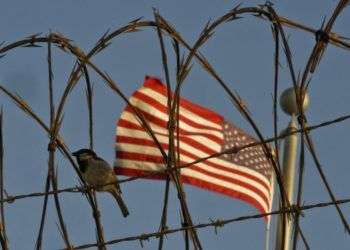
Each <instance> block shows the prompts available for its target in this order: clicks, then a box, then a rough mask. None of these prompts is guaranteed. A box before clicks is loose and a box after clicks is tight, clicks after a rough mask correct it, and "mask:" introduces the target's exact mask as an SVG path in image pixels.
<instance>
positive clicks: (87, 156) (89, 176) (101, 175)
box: [72, 148, 129, 217]
mask: <svg viewBox="0 0 350 250" xmlns="http://www.w3.org/2000/svg"><path fill="white" fill-rule="evenodd" d="M72 155H73V156H75V157H76V159H77V162H78V165H79V170H80V172H81V175H82V177H83V179H84V180H85V181H86V183H87V184H89V185H92V186H94V189H95V190H97V191H104V192H109V193H110V194H112V195H113V197H114V198H115V199H116V201H117V202H118V205H119V207H120V210H121V211H122V213H123V216H124V217H126V216H128V215H129V211H128V208H127V207H126V205H125V203H124V201H123V199H122V197H121V193H122V192H121V190H120V187H119V184H118V182H117V177H116V176H115V174H114V172H113V170H112V168H111V167H110V166H109V164H108V163H107V162H106V161H105V160H103V159H102V158H100V157H98V156H97V154H96V153H95V152H94V151H93V150H91V149H85V148H83V149H80V150H78V151H76V152H73V153H72ZM108 183H111V184H108Z"/></svg>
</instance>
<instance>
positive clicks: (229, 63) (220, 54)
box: [0, 0, 350, 250]
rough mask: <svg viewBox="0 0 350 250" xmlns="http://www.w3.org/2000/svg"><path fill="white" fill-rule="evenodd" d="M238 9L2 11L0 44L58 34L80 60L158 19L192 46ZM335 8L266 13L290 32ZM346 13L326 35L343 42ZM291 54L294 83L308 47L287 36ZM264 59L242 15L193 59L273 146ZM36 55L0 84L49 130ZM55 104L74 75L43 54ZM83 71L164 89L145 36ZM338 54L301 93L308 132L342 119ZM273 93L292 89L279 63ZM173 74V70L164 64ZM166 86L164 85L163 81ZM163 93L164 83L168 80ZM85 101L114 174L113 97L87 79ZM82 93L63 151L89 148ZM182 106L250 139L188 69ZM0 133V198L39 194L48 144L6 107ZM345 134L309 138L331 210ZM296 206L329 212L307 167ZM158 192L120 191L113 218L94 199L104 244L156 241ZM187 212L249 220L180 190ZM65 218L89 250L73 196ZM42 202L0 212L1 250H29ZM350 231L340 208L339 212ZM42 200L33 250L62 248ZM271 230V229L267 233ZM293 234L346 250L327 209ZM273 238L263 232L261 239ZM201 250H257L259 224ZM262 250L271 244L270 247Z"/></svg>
mask: <svg viewBox="0 0 350 250" xmlns="http://www.w3.org/2000/svg"><path fill="white" fill-rule="evenodd" d="M261 3H263V1H246V2H245V3H244V5H243V6H256V5H257V4H261ZM236 4H238V2H237V1H183V0H179V1H112V0H108V1H107V0H106V1H103V3H101V1H83V0H76V1H69V0H62V1H44V0H42V1H37V0H33V1H18V0H12V1H4V2H3V3H2V8H1V11H0V13H1V14H0V35H1V39H0V40H1V41H5V42H7V43H10V42H14V41H17V40H19V39H22V38H24V37H27V36H29V35H31V34H35V33H40V32H42V33H43V34H47V33H48V32H49V30H52V31H54V32H60V33H62V34H64V35H65V36H67V37H69V38H70V39H72V40H73V42H74V43H75V44H76V45H78V46H80V47H81V48H82V49H83V50H84V51H88V50H89V49H90V48H92V47H93V46H94V44H95V43H96V41H97V40H98V39H99V38H100V36H101V35H102V34H103V33H105V32H106V30H107V29H111V30H115V29H117V28H119V27H121V26H123V25H125V24H127V23H128V22H129V21H131V20H133V19H135V18H138V17H143V18H144V19H145V20H148V19H153V12H152V7H155V8H157V9H159V11H160V14H162V15H163V16H164V17H165V18H166V19H167V20H168V21H170V22H171V23H172V24H173V25H174V26H175V27H176V29H177V30H178V31H179V32H180V33H181V34H182V36H183V38H184V39H186V41H187V42H189V43H190V44H192V43H193V42H194V41H195V40H196V38H197V37H198V35H199V34H200V32H201V30H202V29H203V27H204V25H205V24H206V22H207V21H208V20H209V19H210V20H215V19H216V18H217V17H219V16H221V15H224V14H225V13H227V12H228V11H229V10H230V9H232V8H233V7H234V6H235V5H236ZM336 4H337V2H336V1H315V0H313V1H300V0H298V1H288V2H287V1H278V2H276V4H275V6H274V7H275V9H276V11H277V12H278V13H279V14H280V15H282V16H286V17H288V18H290V19H292V20H296V21H299V22H302V23H304V24H307V25H309V26H311V27H314V28H318V27H320V25H321V23H322V20H323V17H325V16H326V17H329V16H330V14H331V12H332V10H333V9H334V7H335V6H336ZM349 21H350V13H349V10H348V9H346V10H345V11H344V12H343V14H342V16H341V17H340V18H338V20H337V22H336V24H335V27H334V31H335V32H337V33H339V34H341V35H344V36H347V37H349V36H350V32H349V29H348V24H349ZM286 31H287V33H288V35H289V42H290V46H291V48H292V54H293V60H294V66H295V69H296V71H300V70H302V69H303V67H304V66H305V64H306V60H307V58H308V56H309V54H310V52H311V49H312V46H313V45H314V42H315V40H314V37H313V36H312V35H310V34H308V33H304V32H301V31H296V30H293V29H286ZM167 42H168V43H167V48H168V51H169V55H168V56H169V58H170V59H169V61H170V63H173V62H174V57H173V54H172V53H171V52H170V51H171V44H170V43H169V41H168V40H167ZM273 48H274V43H273V40H272V36H271V31H270V25H269V24H268V23H267V22H264V21H261V20H259V19H257V18H255V17H252V16H248V15H246V16H245V18H243V19H240V20H238V21H236V22H230V23H227V24H225V25H223V26H221V27H220V28H218V29H217V31H216V32H215V35H214V36H213V37H212V39H211V40H209V41H208V42H207V43H206V44H205V46H203V48H201V50H200V51H201V52H202V53H203V54H204V55H205V56H206V57H207V59H208V60H209V61H210V62H211V64H212V65H213V66H214V68H215V69H216V70H217V72H218V73H219V74H220V76H221V77H222V78H223V79H224V80H225V81H226V82H227V83H228V84H229V86H230V88H231V89H233V90H235V91H236V92H237V93H238V94H239V95H240V96H241V97H242V98H243V99H244V100H245V101H246V103H247V104H248V108H249V110H250V112H251V114H252V116H253V118H254V120H255V121H256V123H257V124H258V125H259V128H260V129H261V131H262V132H263V134H264V136H265V137H271V136H272V135H273V123H272V93H273ZM46 51H47V50H46V47H45V46H43V47H42V48H18V49H16V50H13V51H11V52H9V53H8V54H7V55H6V57H4V58H2V59H1V61H0V84H1V85H4V86H6V87H7V88H9V89H10V90H12V91H14V92H17V93H19V94H20V95H21V96H22V97H23V98H24V99H25V100H27V101H28V103H29V104H30V105H31V106H32V107H33V109H34V110H35V111H36V112H37V113H38V114H40V116H41V117H42V118H43V119H44V120H45V121H46V122H48V120H49V116H48V115H49V110H48V105H47V103H48V93H47V79H48V76H47V64H46ZM53 59H54V62H53V66H54V76H55V78H54V85H55V86H54V88H55V100H56V101H57V100H59V97H60V96H61V94H62V90H63V88H64V86H65V84H66V82H67V78H68V74H69V72H70V70H71V68H72V66H73V63H74V58H72V57H70V56H69V55H68V54H64V53H62V52H61V51H60V50H58V49H55V50H54V52H53ZM92 61H93V62H94V63H95V64H96V65H98V66H99V67H100V68H101V69H103V70H104V71H106V72H108V74H109V75H110V76H111V77H112V78H113V79H114V80H115V81H116V82H117V83H118V85H119V86H120V88H121V89H122V90H123V91H124V92H125V93H126V94H127V95H129V94H131V93H132V92H133V91H134V90H135V89H137V88H138V87H139V86H140V85H141V84H142V82H143V79H144V76H145V75H147V74H148V75H154V76H158V77H160V78H162V79H164V78H165V76H164V74H163V70H162V64H161V55H160V50H159V42H158V39H157V35H156V32H155V30H154V29H152V28H145V29H144V30H143V31H140V32H136V33H132V34H126V35H123V36H121V37H119V38H117V39H114V40H113V42H112V44H111V45H110V47H109V48H108V49H107V50H105V51H104V52H102V53H101V54H99V55H97V56H96V57H94V58H93V59H92ZM349 63H350V57H349V54H348V51H345V50H343V49H340V48H335V47H333V46H329V47H328V48H327V50H326V52H325V54H324V58H323V60H322V62H321V64H320V65H319V67H318V68H317V71H316V72H315V74H314V76H313V78H312V82H311V84H310V93H309V94H310V99H311V105H310V108H309V110H308V112H307V117H308V120H309V122H310V124H316V123H319V122H322V121H326V120H330V119H333V118H336V117H338V116H341V115H345V114H348V113H349V99H350V86H349V84H348V82H349V70H348V67H349ZM281 65H282V67H281V72H280V73H281V76H280V89H285V88H287V87H290V86H291V79H290V75H289V72H288V68H287V67H286V62H285V60H284V59H282V60H281ZM170 67H171V69H172V70H173V69H174V64H170ZM172 76H173V75H172ZM171 80H172V83H174V82H175V79H174V77H172V79H171ZM92 82H93V83H94V90H95V99H94V103H95V109H94V110H95V144H96V145H95V148H96V151H97V152H98V154H100V155H101V156H102V157H103V158H105V159H106V160H107V161H109V162H111V163H112V162H113V156H114V147H113V146H114V145H113V143H114V134H115V121H116V120H117V119H118V117H119V115H120V112H121V111H122V109H123V108H124V103H123V102H122V100H121V98H119V97H117V96H116V95H115V94H113V93H112V92H111V91H109V89H108V88H107V87H106V85H105V84H104V83H103V81H102V80H101V79H100V78H99V77H98V76H96V75H94V74H92ZM84 87H85V86H84V84H83V82H82V81H81V82H79V84H78V86H77V87H76V88H75V89H74V91H73V92H72V93H71V95H70V97H69V99H68V102H67V104H66V108H65V111H64V113H65V115H64V122H63V125H62V130H61V134H62V136H63V138H64V140H65V142H66V143H67V145H68V146H69V148H70V149H71V150H75V149H78V148H81V147H87V146H88V137H87V135H88V127H87V110H86V105H85V101H86V99H85V91H84ZM183 96H185V97H186V98H188V99H190V100H192V101H194V102H197V103H199V104H201V105H204V106H207V107H209V108H211V109H213V110H215V111H217V112H219V113H221V114H224V115H225V117H226V118H227V119H228V120H231V121H232V122H234V123H235V124H236V125H238V126H239V127H241V128H243V129H245V130H246V131H248V132H252V129H251V127H250V126H249V124H248V123H247V122H246V121H245V120H244V119H243V118H242V117H241V116H240V114H239V113H238V112H237V111H236V110H235V108H234V107H232V105H231V103H230V101H229V99H228V97H227V95H226V94H225V93H224V91H223V90H222V89H221V88H220V87H218V85H217V84H216V82H215V81H214V80H213V79H212V78H211V77H210V76H209V75H208V74H207V73H206V72H205V71H204V70H202V69H201V68H200V66H199V65H197V64H196V63H194V66H193V70H192V71H191V74H190V75H189V77H188V78H187V79H186V81H185V83H184V87H183ZM0 105H2V106H3V109H4V116H5V124H4V133H5V138H4V139H5V152H6V155H5V177H6V180H5V182H6V183H5V187H6V190H7V192H8V193H9V194H11V195H17V194H24V193H28V192H39V191H43V190H44V180H45V178H46V173H47V160H48V154H47V150H46V149H47V144H48V141H49V140H48V137H47V136H46V134H45V133H43V131H41V130H40V128H39V127H38V125H37V124H35V123H34V122H33V121H32V120H31V119H30V118H28V116H26V115H24V114H23V112H22V111H20V110H19V109H18V108H17V107H16V106H15V105H14V104H13V103H11V102H10V101H9V99H8V98H7V97H5V96H4V95H1V97H0ZM288 121H289V117H288V116H286V115H285V114H284V113H283V112H282V111H281V110H279V123H278V125H279V128H280V130H281V129H283V128H284V127H286V125H287V124H288ZM348 131H349V122H348V121H345V122H343V123H339V124H336V125H332V126H330V127H328V128H322V129H320V130H317V131H314V132H312V137H313V139H314V142H315V146H316V151H317V153H318V156H319V158H320V161H321V163H322V166H323V169H324V172H325V174H326V176H327V178H328V180H329V182H330V183H331V187H332V190H333V191H334V193H335V195H336V197H337V198H349V197H350V192H349V190H350V184H349V181H348V179H349V176H350V168H349V166H348V165H349V163H348V162H349V161H348V157H347V156H348V154H349V147H348V143H349V139H350V138H349V135H348ZM56 164H57V168H58V177H59V187H60V188H64V187H72V186H75V185H77V184H78V179H77V177H76V174H75V173H74V171H73V170H72V168H71V166H70V165H69V162H67V160H66V159H64V158H63V157H62V156H60V155H58V156H57V161H56ZM305 168H306V169H305V186H304V191H303V203H305V204H308V203H315V202H321V201H329V200H330V199H329V196H328V194H327V192H326V189H325V187H324V185H323V184H322V182H321V179H320V177H319V174H318V173H317V170H316V167H315V165H314V163H313V161H312V159H311V157H310V154H309V153H307V155H306V165H305ZM164 187H165V185H164V183H163V182H155V181H148V180H138V181H134V182H130V183H127V184H123V185H122V189H123V192H124V196H125V200H126V202H127V204H128V206H129V207H130V210H131V215H130V217H128V218H127V219H124V218H122V217H121V215H120V213H119V211H118V208H117V207H116V205H115V204H114V201H113V200H112V199H111V197H110V196H108V195H106V194H99V195H98V199H99V203H100V207H101V212H102V221H103V225H104V229H105V235H106V239H107V240H110V239H116V238H122V237H126V236H130V235H136V234H141V233H146V232H153V231H157V230H158V227H159V223H160V213H161V209H162V199H163V192H164ZM185 190H186V193H187V200H188V205H189V208H190V212H191V214H192V218H193V220H194V222H195V223H200V222H208V221H209V219H210V218H211V219H228V218H234V217H238V216H242V215H249V214H254V213H256V212H257V211H256V210H255V209H254V208H252V207H251V206H249V205H247V204H244V203H243V202H240V201H238V200H232V199H230V198H228V197H225V196H221V195H217V194H214V193H210V192H207V191H204V190H200V189H198V188H194V187H188V186H186V187H185ZM170 195H171V196H170V206H169V212H168V213H169V216H168V217H169V226H170V227H178V226H180V217H179V214H180V213H179V204H178V200H177V197H176V191H175V189H173V188H172V189H171V194H170ZM60 199H61V203H62V206H63V211H64V218H65V221H66V224H67V228H68V232H69V233H70V235H71V241H72V243H73V244H74V245H79V244H84V243H91V242H94V241H95V231H94V230H95V229H94V224H93V222H92V219H91V211H90V207H89V206H88V203H87V201H86V199H85V198H84V197H83V196H82V195H80V194H63V195H61V196H60ZM42 202H43V198H42V197H41V198H33V199H25V200H18V201H16V202H15V203H12V204H7V205H6V206H5V209H6V210H5V211H6V216H7V230H8V236H9V241H10V247H11V248H12V249H31V248H33V246H34V244H35V240H36V236H37V233H38V226H39V221H40V214H41V209H42ZM341 207H342V210H343V212H344V214H345V216H346V218H347V220H348V221H350V205H343V206H341ZM57 222H58V220H57V216H56V213H55V209H54V203H53V200H52V199H50V201H49V210H48V216H47V224H46V226H45V233H44V242H43V244H44V245H43V246H44V249H57V248H60V247H62V246H63V242H62V240H61V238H60V235H59V231H58V228H57V226H56V223H57ZM272 223H273V224H272V225H273V228H274V223H275V221H273V222H272ZM301 227H302V229H303V231H304V233H305V235H306V237H307V240H308V242H309V244H310V245H311V249H325V250H327V249H347V248H348V247H346V246H347V245H349V236H348V235H347V234H346V233H345V231H344V228H343V226H342V224H341V222H340V219H339V218H338V215H337V213H336V210H335V208H334V207H327V208H317V209H313V210H309V211H306V212H305V217H303V218H302V219H301ZM271 234H272V236H274V232H273V230H272V233H271ZM199 237H200V239H201V242H202V244H203V246H205V249H233V248H235V249H263V247H264V244H265V222H264V221H263V220H251V221H244V222H239V223H233V224H229V225H226V226H225V227H223V228H220V229H219V231H218V234H215V232H214V229H212V228H210V229H201V230H199ZM157 244H158V241H157V240H156V239H151V240H150V241H149V242H147V241H146V242H144V248H143V249H155V248H156V247H157ZM271 245H273V240H271ZM183 246H184V245H183V236H182V234H181V233H177V234H172V235H169V236H167V238H166V242H165V249H183ZM140 248H141V246H140V244H139V242H138V241H134V242H128V243H120V244H118V245H113V246H110V247H109V249H140ZM299 249H304V248H303V247H302V244H301V243H299Z"/></svg>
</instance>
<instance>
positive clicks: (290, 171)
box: [276, 88, 309, 250]
mask: <svg viewBox="0 0 350 250" xmlns="http://www.w3.org/2000/svg"><path fill="white" fill-rule="evenodd" d="M301 93H302V92H301V91H300V89H297V91H296V90H295V89H294V88H289V89H287V90H285V91H284V92H283V93H282V95H281V98H280V104H281V108H282V109H283V111H284V112H285V113H286V114H288V115H290V116H291V117H292V119H291V121H290V123H289V125H288V127H287V129H286V132H287V133H288V132H292V131H294V130H296V129H297V126H296V122H295V115H296V114H298V110H299V109H298V104H297V98H296V95H300V94H301ZM301 97H302V98H303V100H302V101H303V105H302V108H303V110H306V109H307V107H308V105H309V96H308V95H307V93H305V92H304V93H303V95H302V96H301ZM297 147H298V135H297V134H294V135H290V136H288V137H286V138H285V140H284V149H283V172H282V180H283V186H284V190H285V192H286V196H287V197H286V198H287V199H288V201H289V203H290V204H293V201H294V199H293V198H294V197H293V194H294V179H295V163H296V156H297ZM283 221H284V222H285V224H284V225H283ZM292 227H293V223H292V221H291V216H289V215H288V214H280V215H279V216H278V222H277V238H276V250H289V249H290V242H291V234H292Z"/></svg>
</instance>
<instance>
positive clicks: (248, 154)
mask: <svg viewBox="0 0 350 250" xmlns="http://www.w3.org/2000/svg"><path fill="white" fill-rule="evenodd" d="M129 101H130V103H131V104H132V105H133V106H134V107H135V108H136V109H138V111H139V112H140V113H141V114H142V116H143V117H144V119H145V120H146V121H147V123H148V124H149V126H150V128H151V129H152V130H153V132H154V134H155V136H156V138H157V140H158V141H159V142H160V144H161V146H162V148H163V149H164V151H165V152H166V153H167V151H168V143H169V136H168V129H167V123H168V108H167V87H166V86H165V85H164V84H163V83H162V82H161V81H160V80H158V79H156V78H152V77H146V78H145V82H144V84H143V86H142V87H141V88H140V89H138V90H137V91H136V92H135V93H134V94H133V95H132V96H131V97H130V99H129ZM176 131H177V129H175V133H176ZM178 131H179V136H178V137H179V148H178V147H177V146H176V149H175V150H176V152H177V151H179V152H180V154H179V156H180V165H183V164H187V163H191V162H193V161H195V160H197V159H199V158H204V157H207V156H209V155H212V154H215V153H218V152H222V151H224V150H227V149H229V148H232V147H235V146H237V147H240V146H244V145H246V144H249V143H252V142H255V140H254V139H253V138H252V137H251V136H249V135H248V134H247V133H245V132H244V131H242V130H241V129H239V128H238V127H236V126H234V125H233V124H232V123H229V122H227V121H225V119H224V118H223V117H222V116H220V115H219V114H217V113H215V112H213V111H211V110H209V109H207V108H204V107H201V106H199V105H197V104H195V103H192V102H190V101H188V100H186V99H184V98H180V108H179V129H178ZM176 138H177V135H176V134H175V144H177V139H176ZM114 166H115V167H114V170H115V173H116V174H118V175H126V176H140V177H144V176H145V175H147V174H148V176H147V177H146V178H154V179H164V178H165V177H166V175H165V174H164V170H165V168H166V163H165V160H164V159H163V157H162V154H161V152H160V150H159V148H157V146H156V144H155V143H154V141H153V140H152V138H151V136H150V135H149V134H148V133H147V132H146V130H145V129H144V128H143V126H142V125H141V122H140V121H139V119H138V118H137V116H136V115H135V114H134V112H133V110H132V108H131V107H130V106H126V108H125V109H124V111H123V112H122V114H121V117H120V119H119V121H118V122H117V131H116V161H115V165H114ZM157 172H159V174H157ZM149 173H153V174H152V175H149ZM180 173H181V181H182V182H184V183H188V184H191V185H194V186H197V187H200V188H204V189H207V190H210V191H214V192H218V193H220V194H224V195H227V196H230V197H233V198H237V199H240V200H243V201H245V202H247V203H249V204H251V205H253V206H254V207H256V208H257V209H258V210H259V211H260V212H261V213H267V212H270V210H271V201H272V195H273V194H272V192H273V184H272V167H271V165H270V163H269V161H268V160H267V159H266V157H265V154H264V152H263V149H262V148H261V146H255V147H249V148H245V149H243V150H241V151H239V152H238V153H236V154H223V155H221V156H220V157H217V158H211V159H208V160H205V161H202V162H200V163H196V164H194V165H191V166H189V167H186V168H182V169H181V171H180Z"/></svg>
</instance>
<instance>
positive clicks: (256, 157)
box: [220, 121, 272, 180]
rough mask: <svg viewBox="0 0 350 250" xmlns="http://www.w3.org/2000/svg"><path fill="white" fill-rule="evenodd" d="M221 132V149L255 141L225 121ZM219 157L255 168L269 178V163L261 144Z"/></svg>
mask: <svg viewBox="0 0 350 250" xmlns="http://www.w3.org/2000/svg"><path fill="white" fill-rule="evenodd" d="M223 132H224V143H223V148H222V150H227V149H230V148H233V147H242V146H245V145H247V144H250V143H252V142H255V141H256V140H254V139H253V138H252V137H251V136H249V135H247V134H246V133H244V132H243V131H242V130H241V129H239V128H237V127H235V126H233V125H232V124H231V123H229V122H226V121H225V122H224V123H223ZM220 158H221V159H224V160H226V161H230V162H233V163H234V164H236V165H240V166H244V167H247V168H250V169H252V170H255V171H257V172H259V173H261V174H263V175H264V176H266V178H267V179H269V180H270V178H271V174H272V169H271V165H270V163H269V161H268V160H267V159H266V157H265V154H264V151H263V149H262V147H261V146H255V147H249V148H245V149H242V150H240V151H239V152H238V153H236V154H225V155H222V156H221V157H220Z"/></svg>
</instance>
